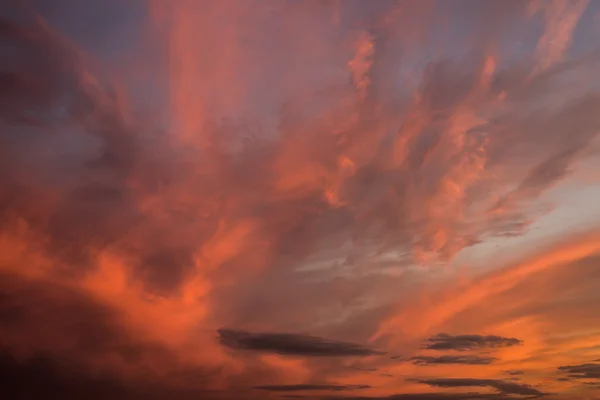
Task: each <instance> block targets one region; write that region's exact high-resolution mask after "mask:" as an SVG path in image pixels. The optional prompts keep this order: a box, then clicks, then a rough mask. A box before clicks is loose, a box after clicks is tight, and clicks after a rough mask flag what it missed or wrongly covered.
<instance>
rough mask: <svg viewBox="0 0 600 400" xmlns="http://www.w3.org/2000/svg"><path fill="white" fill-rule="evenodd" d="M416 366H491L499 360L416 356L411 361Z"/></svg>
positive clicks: (465, 356) (448, 356)
mask: <svg viewBox="0 0 600 400" xmlns="http://www.w3.org/2000/svg"><path fill="white" fill-rule="evenodd" d="M410 360H411V361H412V362H413V363H414V364H416V365H432V364H434V365H435V364H465V365H489V364H491V363H493V362H494V361H495V360H497V358H494V357H481V356H475V355H445V356H438V357H434V356H416V357H412V358H411V359H410Z"/></svg>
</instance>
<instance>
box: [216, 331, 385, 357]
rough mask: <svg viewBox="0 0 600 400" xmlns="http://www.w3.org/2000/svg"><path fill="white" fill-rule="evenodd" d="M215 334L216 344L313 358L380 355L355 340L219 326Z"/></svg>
mask: <svg viewBox="0 0 600 400" xmlns="http://www.w3.org/2000/svg"><path fill="white" fill-rule="evenodd" d="M218 333H219V341H220V343H221V344H222V345H223V346H226V347H229V348H232V349H240V350H254V351H261V352H266V353H277V354H284V355H296V356H313V357H350V356H370V355H380V354H384V353H381V352H378V351H375V350H373V349H370V348H368V347H365V346H363V345H360V344H356V343H350V342H343V341H336V340H328V339H323V338H320V337H317V336H310V335H303V334H296V333H250V332H245V331H240V330H234V329H219V331H218Z"/></svg>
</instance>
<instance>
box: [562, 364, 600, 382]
mask: <svg viewBox="0 0 600 400" xmlns="http://www.w3.org/2000/svg"><path fill="white" fill-rule="evenodd" d="M558 369H559V370H560V371H562V372H566V373H567V374H569V376H570V377H571V378H584V379H585V378H587V379H590V378H591V379H600V364H594V363H589V364H580V365H565V366H562V367H558Z"/></svg>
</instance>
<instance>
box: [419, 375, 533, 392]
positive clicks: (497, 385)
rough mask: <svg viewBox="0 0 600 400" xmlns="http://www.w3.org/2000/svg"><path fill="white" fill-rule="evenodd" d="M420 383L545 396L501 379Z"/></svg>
mask: <svg viewBox="0 0 600 400" xmlns="http://www.w3.org/2000/svg"><path fill="white" fill-rule="evenodd" d="M418 382H420V383H423V384H425V385H429V386H435V387H441V388H457V387H490V388H494V389H496V390H498V391H499V392H501V393H503V394H514V395H521V396H542V395H543V394H544V393H543V392H540V391H539V390H537V389H535V388H534V387H532V386H530V385H525V384H520V383H514V382H506V381H503V380H500V379H475V378H435V379H424V380H419V381H418Z"/></svg>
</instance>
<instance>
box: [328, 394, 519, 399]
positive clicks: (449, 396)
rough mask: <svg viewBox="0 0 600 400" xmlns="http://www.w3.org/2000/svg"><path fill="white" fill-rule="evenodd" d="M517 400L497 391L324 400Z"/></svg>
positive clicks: (342, 397)
mask: <svg viewBox="0 0 600 400" xmlns="http://www.w3.org/2000/svg"><path fill="white" fill-rule="evenodd" d="M486 399H494V400H515V399H516V398H515V397H512V396H504V395H502V394H500V395H499V394H495V393H401V394H393V395H390V396H378V397H361V396H352V397H348V396H341V397H340V396H337V397H327V398H324V399H323V400H486Z"/></svg>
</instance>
